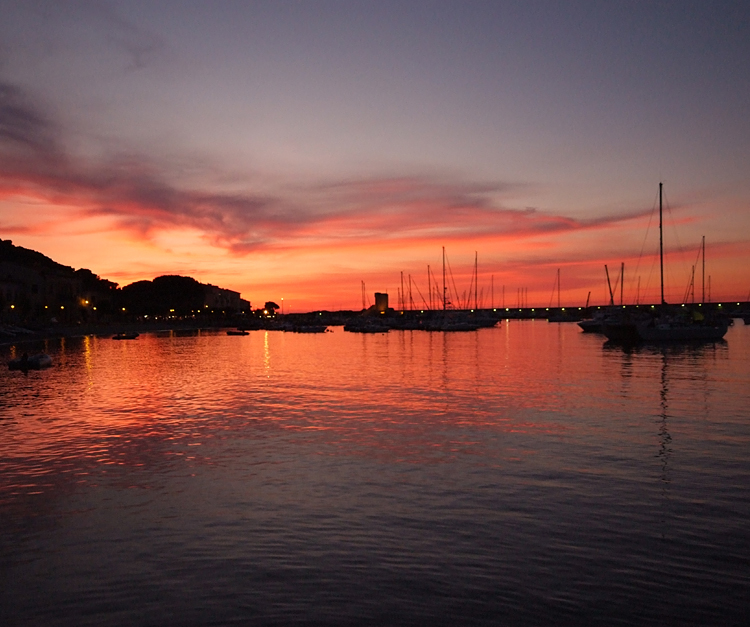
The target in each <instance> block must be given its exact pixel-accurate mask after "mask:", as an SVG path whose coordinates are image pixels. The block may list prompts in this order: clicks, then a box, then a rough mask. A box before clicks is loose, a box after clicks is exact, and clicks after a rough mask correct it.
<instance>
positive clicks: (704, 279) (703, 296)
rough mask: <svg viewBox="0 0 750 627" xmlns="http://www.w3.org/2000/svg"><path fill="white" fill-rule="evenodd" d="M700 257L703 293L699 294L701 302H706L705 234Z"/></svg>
mask: <svg viewBox="0 0 750 627" xmlns="http://www.w3.org/2000/svg"><path fill="white" fill-rule="evenodd" d="M702 259H703V279H702V283H703V286H702V287H703V294H702V295H701V302H702V303H705V302H706V236H705V235H704V236H703V255H702Z"/></svg>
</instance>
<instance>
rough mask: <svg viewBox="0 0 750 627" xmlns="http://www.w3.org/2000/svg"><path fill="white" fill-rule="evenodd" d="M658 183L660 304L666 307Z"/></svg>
mask: <svg viewBox="0 0 750 627" xmlns="http://www.w3.org/2000/svg"><path fill="white" fill-rule="evenodd" d="M663 185H664V184H663V183H659V276H660V277H661V304H662V305H666V304H667V301H665V300H664V235H663V231H662V200H661V197H662V186H663Z"/></svg>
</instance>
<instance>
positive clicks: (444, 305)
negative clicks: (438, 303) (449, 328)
mask: <svg viewBox="0 0 750 627" xmlns="http://www.w3.org/2000/svg"><path fill="white" fill-rule="evenodd" d="M445 290H446V287H445V246H443V311H445V309H446V303H445Z"/></svg>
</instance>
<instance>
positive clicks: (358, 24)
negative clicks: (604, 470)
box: [0, 0, 750, 311]
mask: <svg viewBox="0 0 750 627" xmlns="http://www.w3.org/2000/svg"><path fill="white" fill-rule="evenodd" d="M0 16H2V17H1V19H0V237H2V238H3V239H12V240H13V242H14V243H15V244H17V245H20V246H25V247H27V248H32V249H34V250H38V251H40V252H42V253H44V254H45V255H48V256H49V257H51V258H53V259H54V260H55V261H58V262H60V263H63V264H66V265H70V266H73V267H75V268H81V267H84V268H89V269H91V270H92V271H94V272H95V273H96V274H99V275H100V276H102V277H103V278H107V279H110V280H112V281H115V282H117V283H119V284H120V285H121V286H124V285H127V284H128V283H131V282H133V281H136V280H140V279H151V278H153V277H155V276H158V275H162V274H182V275H189V276H192V277H195V278H196V279H198V280H199V281H202V282H206V283H213V284H217V285H220V286H222V287H226V288H230V289H234V290H237V291H240V292H241V293H242V296H243V298H246V299H249V300H251V301H252V302H253V304H254V305H257V304H262V302H263V301H265V300H269V299H271V300H275V301H276V302H279V301H280V300H281V299H282V298H283V299H284V302H285V308H286V310H287V311H290V310H291V311H308V310H312V309H318V308H326V309H342V308H347V309H348V308H354V309H359V308H360V307H361V305H362V297H361V281H364V282H365V284H366V288H367V293H368V295H369V298H370V302H372V292H375V291H388V292H389V294H390V295H391V303H392V304H395V302H396V299H397V291H398V288H400V285H401V283H400V273H401V272H402V271H403V273H404V277H405V280H407V281H408V275H410V274H411V275H412V280H413V281H415V282H416V285H417V286H418V287H419V290H420V292H421V294H422V295H423V296H424V298H425V299H426V300H427V299H429V296H428V288H427V266H428V264H429V265H430V266H431V269H432V270H433V271H434V272H435V273H436V274H439V273H440V272H441V263H442V261H441V250H442V247H443V246H445V248H446V251H447V254H448V259H449V261H450V267H451V269H452V274H453V277H454V281H455V285H456V288H457V291H458V292H459V295H460V294H462V293H463V292H468V290H469V286H470V282H471V273H472V272H473V265H474V254H475V251H476V252H477V254H478V263H479V289H480V290H481V291H482V294H483V304H484V305H485V306H489V305H490V304H491V303H490V301H491V292H492V287H491V286H492V285H494V303H492V304H494V305H495V306H500V305H501V304H502V303H501V301H502V290H503V286H504V289H505V304H506V305H508V306H510V305H515V304H516V303H517V293H518V289H519V288H522V287H523V288H527V289H528V304H529V305H530V306H548V305H549V304H550V302H553V301H554V302H553V304H556V301H557V296H556V294H555V295H554V297H553V286H554V284H555V277H556V273H557V269H558V268H560V270H561V288H562V301H563V304H564V305H565V304H567V305H574V304H575V305H579V304H584V303H585V301H586V298H587V295H588V293H589V291H590V292H591V299H592V302H595V303H603V302H605V301H606V300H607V299H608V295H607V287H606V278H605V273H604V264H607V265H608V267H609V269H610V272H611V274H612V278H613V281H614V279H615V277H616V276H617V274H618V273H619V269H620V264H621V263H622V262H624V263H625V275H626V277H625V278H626V280H625V300H626V302H633V301H634V300H635V298H636V294H637V284H638V279H639V277H640V286H641V287H640V292H639V298H640V300H641V302H643V301H644V300H650V301H657V300H658V286H659V276H658V215H657V214H655V210H656V211H657V212H658V184H659V182H660V181H663V182H664V190H665V201H666V202H665V207H666V208H667V209H666V210H665V221H666V228H665V232H664V238H665V244H666V258H667V273H666V277H665V280H666V283H667V300H668V301H671V302H681V301H682V299H683V296H684V294H685V292H686V288H687V285H688V283H689V280H690V274H691V266H692V265H693V264H696V261H697V260H698V257H697V255H698V250H699V246H700V243H701V237H702V236H704V235H705V237H706V290H708V287H707V285H708V276H709V275H710V277H711V297H712V299H713V300H728V299H733V300H734V299H742V300H746V299H748V298H750V3H747V2H705V1H699V2H691V1H687V0H680V1H674V2H659V1H648V2H646V1H644V2H613V1H602V2H573V1H571V2H535V1H529V0H524V1H518V2H515V1H513V2H503V1H499V0H498V1H496V2H458V1H456V2H437V1H434V2H406V1H404V0H400V1H398V2H390V1H384V0H378V1H375V2H365V1H362V2H345V1H341V2H327V1H309V2H291V1H290V2H285V1H278V0H277V1H274V2H251V1H247V0H246V1H237V2H228V1H220V0H219V1H214V2H194V1H168V0H163V1H159V0H144V1H135V0H130V1H128V2H120V1H111V2H99V1H96V0H89V1H75V0H71V1H66V2H57V1H34V0H21V1H12V0H0ZM697 265H698V267H697V269H696V275H695V286H696V287H695V297H696V301H697V300H700V298H701V288H702V276H701V272H700V271H701V262H700V261H697ZM412 295H413V298H414V301H415V304H417V305H420V304H421V302H422V299H421V297H419V295H418V292H417V290H416V288H415V289H414V290H413V292H412ZM707 296H708V295H707Z"/></svg>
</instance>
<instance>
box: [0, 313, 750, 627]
mask: <svg viewBox="0 0 750 627" xmlns="http://www.w3.org/2000/svg"><path fill="white" fill-rule="evenodd" d="M23 350H26V351H29V352H33V351H35V350H44V351H46V352H48V353H49V354H50V355H51V356H52V359H53V361H54V366H53V368H51V369H49V370H45V371H39V372H34V371H32V372H29V373H28V375H24V374H23V373H20V372H11V371H8V370H7V369H6V368H5V366H3V369H2V370H1V371H0V625H3V626H6V627H10V626H15V625H24V626H25V625H40V626H41V625H44V626H55V625H127V626H139V625H185V626H192V625H747V624H750V326H744V325H743V324H742V322H741V321H737V324H736V325H735V326H733V327H731V328H730V329H729V332H728V333H727V335H726V339H725V341H723V342H720V343H716V344H705V345H699V346H673V347H640V348H637V349H633V350H628V351H626V350H623V349H622V348H618V347H615V346H609V345H608V344H606V343H605V341H604V339H603V338H602V337H601V336H597V335H589V334H583V333H581V332H580V330H579V329H578V327H577V326H576V325H574V324H551V323H547V322H546V321H503V322H502V325H501V326H499V327H496V328H494V329H482V330H479V331H476V332H468V333H428V332H421V331H391V332H390V333H387V334H378V335H360V334H351V333H346V332H344V331H343V330H342V328H341V327H334V328H333V332H331V333H325V334H319V335H303V334H293V333H283V332H273V331H253V332H251V333H250V334H249V335H248V336H244V337H242V336H240V337H237V336H227V335H226V334H225V333H220V332H194V333H184V334H180V333H176V332H165V333H154V334H144V335H141V337H140V338H139V339H137V340H135V341H119V342H118V341H113V340H111V339H108V338H97V337H82V338H75V339H65V340H55V341H48V342H46V343H44V344H39V345H37V346H32V347H30V346H28V345H24V346H20V345H19V346H18V347H13V346H3V347H0V360H2V362H3V363H4V362H5V361H7V360H8V359H10V358H11V357H14V356H17V355H18V354H19V353H20V352H21V351H23Z"/></svg>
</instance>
